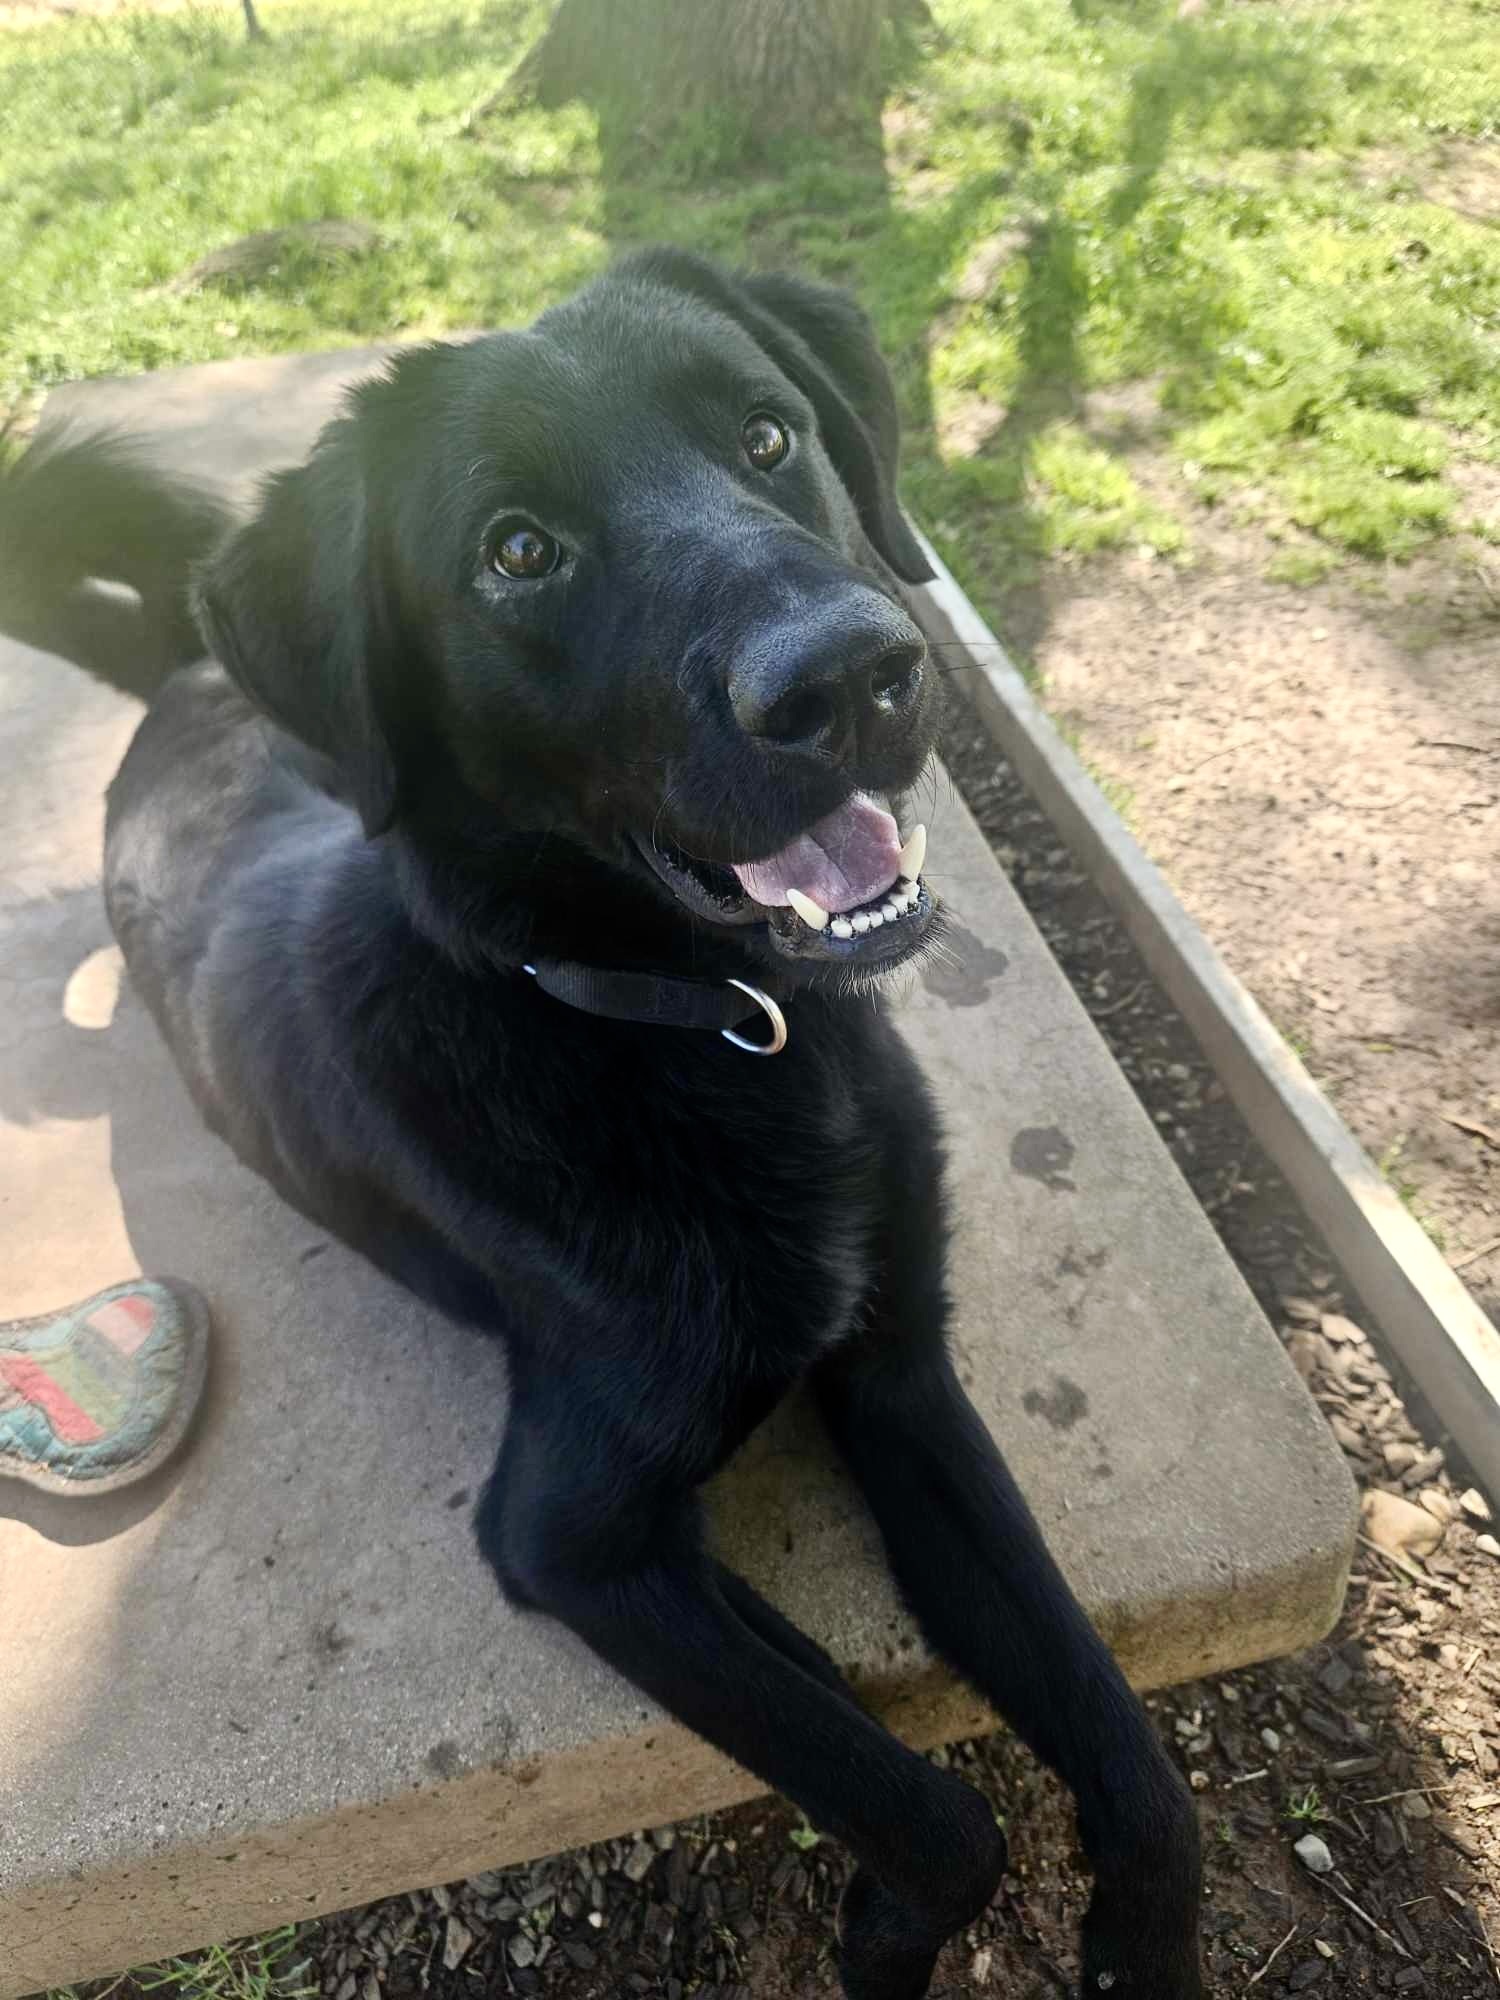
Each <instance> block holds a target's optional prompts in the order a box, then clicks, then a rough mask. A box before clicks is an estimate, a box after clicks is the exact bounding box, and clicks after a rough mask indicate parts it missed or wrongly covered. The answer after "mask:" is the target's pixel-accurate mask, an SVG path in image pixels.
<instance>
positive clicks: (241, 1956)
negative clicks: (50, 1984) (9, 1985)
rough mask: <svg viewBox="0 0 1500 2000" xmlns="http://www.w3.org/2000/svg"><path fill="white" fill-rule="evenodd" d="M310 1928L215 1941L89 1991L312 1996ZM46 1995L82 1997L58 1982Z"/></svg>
mask: <svg viewBox="0 0 1500 2000" xmlns="http://www.w3.org/2000/svg"><path fill="white" fill-rule="evenodd" d="M306 1944H307V1932H306V1930H305V1929H304V1928H303V1927H302V1926H299V1925H296V1924H285V1925H283V1926H282V1928H281V1929H280V1930H276V1931H270V1932H268V1933H267V1934H266V1936H264V1937H259V1938H245V1939H242V1940H241V1941H240V1942H239V1943H237V1944H228V1945H212V1946H210V1947H209V1949H208V1950H207V1951H195V1952H192V1953H190V1954H189V1955H188V1956H187V1957H185V1958H172V1959H167V1960H165V1961H164V1962H163V1963H162V1964H160V1965H151V1966H144V1967H142V1968H141V1969H140V1970H138V1971H136V1972H133V1973H129V1974H126V1975H122V1977H121V1979H120V1980H117V1981H114V1982H95V1983H94V1985H93V1986H91V1987H88V1988H85V1989H84V1991H85V1992H88V1993H90V1994H92V1995H93V1996H95V2000H107V1996H111V1995H116V1994H117V1989H118V1992H119V1995H121V1996H123V1995H124V1994H125V1989H127V1988H128V2000H138V1996H141V1995H144V1994H148V1993H155V1994H162V1995H165V1996H167V2000H312V1996H313V1995H315V1994H316V1993H317V1992H318V1990H319V1989H318V1976H317V1970H316V1968H315V1967H314V1965H313V1963H312V1960H311V1958H310V1957H309V1955H308V1952H307V1950H306ZM47 2000H79V1990H78V1989H77V1988H75V1987H72V1986H63V1987H54V1988H53V1989H52V1991H51V1992H50V1993H49V1994H48V1995H47Z"/></svg>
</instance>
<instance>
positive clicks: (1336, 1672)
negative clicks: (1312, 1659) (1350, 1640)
mask: <svg viewBox="0 0 1500 2000" xmlns="http://www.w3.org/2000/svg"><path fill="white" fill-rule="evenodd" d="M1353 1679H1354V1675H1353V1673H1352V1672H1351V1671H1350V1669H1349V1668H1348V1667H1347V1666H1346V1665H1345V1663H1344V1662H1343V1661H1342V1660H1341V1659H1340V1658H1339V1656H1338V1654H1337V1653H1335V1654H1334V1656H1333V1658H1332V1659H1331V1660H1330V1661H1329V1662H1328V1664H1327V1666H1326V1667H1324V1669H1323V1671H1322V1672H1321V1673H1320V1674H1319V1675H1318V1685H1319V1687H1321V1688H1323V1689H1325V1690H1326V1691H1327V1692H1328V1693H1329V1694H1331V1695H1332V1696H1333V1697H1334V1699H1335V1700H1337V1699H1338V1697H1339V1696H1340V1695H1341V1694H1342V1693H1343V1692H1344V1689H1345V1688H1346V1687H1348V1685H1349V1683H1350V1682H1351V1681H1352V1680H1353Z"/></svg>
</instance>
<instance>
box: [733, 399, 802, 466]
mask: <svg viewBox="0 0 1500 2000" xmlns="http://www.w3.org/2000/svg"><path fill="white" fill-rule="evenodd" d="M740 438H741V440H742V441H743V443H744V447H745V456H746V458H748V459H749V461H750V463H751V464H752V465H754V466H757V467H758V468H759V469H760V470H761V471H762V472H769V471H771V469H772V467H773V466H777V465H780V463H781V461H782V460H783V459H784V458H785V457H786V455H787V453H788V452H789V451H790V450H791V448H792V441H791V439H790V438H789V437H788V436H787V434H786V432H785V431H784V430H783V429H782V427H781V425H780V424H778V423H777V421H776V419H775V418H774V417H768V416H767V415H766V414H765V413H764V411H762V412H761V413H760V414H759V415H757V416H753V417H747V418H746V419H745V427H744V429H743V430H742V431H741V432H740Z"/></svg>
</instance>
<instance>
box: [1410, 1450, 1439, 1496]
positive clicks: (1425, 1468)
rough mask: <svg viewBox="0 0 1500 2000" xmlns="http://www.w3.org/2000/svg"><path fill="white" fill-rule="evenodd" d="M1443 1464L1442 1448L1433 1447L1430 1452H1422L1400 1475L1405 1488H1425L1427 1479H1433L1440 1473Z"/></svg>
mask: <svg viewBox="0 0 1500 2000" xmlns="http://www.w3.org/2000/svg"><path fill="white" fill-rule="evenodd" d="M1443 1464H1444V1459H1443V1449H1442V1446H1441V1445H1434V1446H1433V1448H1432V1450H1431V1451H1424V1452H1423V1454H1422V1456H1421V1457H1420V1458H1418V1459H1415V1460H1413V1462H1412V1463H1411V1464H1410V1465H1409V1466H1408V1467H1407V1468H1406V1471H1405V1472H1404V1473H1403V1474H1402V1475H1401V1477H1402V1481H1403V1483H1404V1484H1405V1485H1407V1486H1425V1485H1426V1484H1427V1482H1428V1480H1429V1479H1435V1478H1436V1477H1437V1475H1438V1473H1440V1472H1441V1471H1442V1469H1443Z"/></svg>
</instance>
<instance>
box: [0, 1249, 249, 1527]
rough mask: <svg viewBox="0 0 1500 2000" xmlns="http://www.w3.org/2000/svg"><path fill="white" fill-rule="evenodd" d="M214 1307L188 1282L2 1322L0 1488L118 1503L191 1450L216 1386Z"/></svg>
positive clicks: (134, 1283) (96, 1297)
mask: <svg viewBox="0 0 1500 2000" xmlns="http://www.w3.org/2000/svg"><path fill="white" fill-rule="evenodd" d="M208 1332H209V1316H208V1306H207V1304H206V1303H205V1301H204V1299H203V1297H202V1295H201V1294H200V1293H199V1292H198V1291H197V1290H196V1289H195V1288H194V1287H193V1286H192V1285H188V1284H184V1283H183V1282H182V1280H181V1279H179V1278H133V1279H131V1280H130V1281H129V1282H128V1283H126V1284H122V1285H111V1286H110V1287H109V1288H108V1289H107V1290H106V1291H102V1292H95V1293H94V1294H93V1295H92V1296H91V1297H89V1298H87V1299H84V1300H83V1301H82V1302H81V1303H80V1304H78V1305H74V1306H69V1307H65V1308H64V1309H63V1310H62V1311H61V1312H55V1313H42V1314H39V1315H38V1316H37V1317H36V1318H35V1319H21V1320H9V1321H0V1479H20V1480H23V1481H25V1483H26V1484H27V1485H28V1486H36V1487H39V1488H41V1490H42V1491H43V1492H45V1493H67V1494H73V1495H77V1496H79V1497H83V1496H85V1495H92V1494H105V1493H118V1492H119V1491H120V1489H121V1487H124V1486H133V1485H135V1484H136V1482H137V1481H138V1480H142V1479H147V1478H149V1477H150V1475H151V1474H152V1473H153V1472H155V1471H157V1470H158V1469H159V1468H160V1467H161V1466H163V1465H165V1464H166V1462H167V1460H168V1459H169V1458H170V1457H171V1456H172V1454H173V1453H174V1452H175V1451H176V1450H177V1449H178V1447H179V1446H180V1445H181V1444H182V1442H183V1440H184V1439H185V1438H186V1436H187V1434H188V1431H189V1429H190V1428H191V1426H192V1422H193V1419H194V1417H195V1416H196V1415H197V1413H198V1408H199V1405H200V1403H201V1402H202V1400H203V1390H204V1386H205V1384H206V1382H207V1380H208V1345H209V1343H208Z"/></svg>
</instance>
